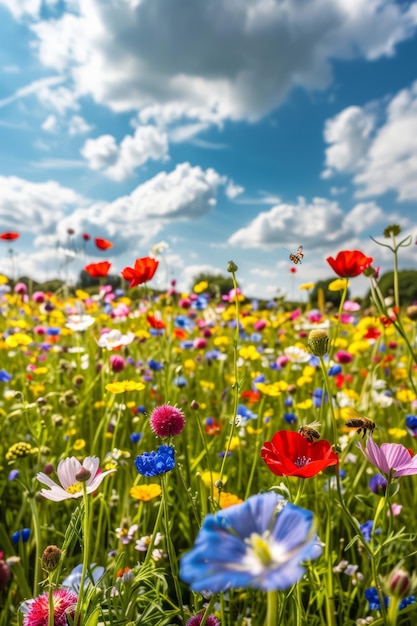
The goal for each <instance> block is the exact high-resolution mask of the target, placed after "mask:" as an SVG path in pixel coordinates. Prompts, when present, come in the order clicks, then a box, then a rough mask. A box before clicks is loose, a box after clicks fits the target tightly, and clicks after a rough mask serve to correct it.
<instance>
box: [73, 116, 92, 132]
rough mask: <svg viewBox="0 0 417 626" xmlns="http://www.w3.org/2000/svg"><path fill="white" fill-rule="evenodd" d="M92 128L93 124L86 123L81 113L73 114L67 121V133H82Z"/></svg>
mask: <svg viewBox="0 0 417 626" xmlns="http://www.w3.org/2000/svg"><path fill="white" fill-rule="evenodd" d="M92 129H93V126H91V125H90V124H88V123H87V122H86V121H85V119H84V118H83V117H81V115H73V116H72V117H71V118H70V120H69V122H68V134H69V135H84V134H85V133H89V132H90V130H92Z"/></svg>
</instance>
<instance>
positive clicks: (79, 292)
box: [75, 289, 91, 300]
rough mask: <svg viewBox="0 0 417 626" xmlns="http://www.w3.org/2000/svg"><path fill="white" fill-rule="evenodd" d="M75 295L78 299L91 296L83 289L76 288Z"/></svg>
mask: <svg viewBox="0 0 417 626" xmlns="http://www.w3.org/2000/svg"><path fill="white" fill-rule="evenodd" d="M75 295H76V296H77V298H78V299H79V300H88V299H89V298H90V297H91V296H90V294H89V293H87V292H86V291H84V290H83V289H76V290H75Z"/></svg>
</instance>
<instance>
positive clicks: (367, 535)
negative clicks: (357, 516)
mask: <svg viewBox="0 0 417 626" xmlns="http://www.w3.org/2000/svg"><path fill="white" fill-rule="evenodd" d="M373 525H374V522H373V520H371V519H370V520H368V521H367V522H365V523H364V524H361V525H360V526H359V529H360V531H361V533H362V535H363V538H364V539H365V541H366V542H367V543H369V542H370V541H371V536H372V527H373ZM380 532H381V529H380V528H377V529H376V530H375V535H379V534H380Z"/></svg>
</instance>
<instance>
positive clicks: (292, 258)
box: [290, 246, 304, 265]
mask: <svg viewBox="0 0 417 626" xmlns="http://www.w3.org/2000/svg"><path fill="white" fill-rule="evenodd" d="M301 259H304V254H303V246H298V249H297V252H296V253H295V254H292V253H291V254H290V261H292V262H293V263H295V264H296V265H297V264H298V263H301Z"/></svg>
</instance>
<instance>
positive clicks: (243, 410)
mask: <svg viewBox="0 0 417 626" xmlns="http://www.w3.org/2000/svg"><path fill="white" fill-rule="evenodd" d="M236 415H239V416H240V417H241V418H243V419H242V422H243V424H245V423H246V422H248V421H249V420H256V418H257V417H258V416H257V415H256V413H253V412H252V411H251V410H250V409H248V407H247V406H245V405H244V404H238V407H237V410H236Z"/></svg>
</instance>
